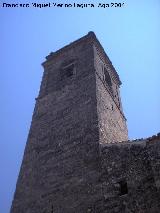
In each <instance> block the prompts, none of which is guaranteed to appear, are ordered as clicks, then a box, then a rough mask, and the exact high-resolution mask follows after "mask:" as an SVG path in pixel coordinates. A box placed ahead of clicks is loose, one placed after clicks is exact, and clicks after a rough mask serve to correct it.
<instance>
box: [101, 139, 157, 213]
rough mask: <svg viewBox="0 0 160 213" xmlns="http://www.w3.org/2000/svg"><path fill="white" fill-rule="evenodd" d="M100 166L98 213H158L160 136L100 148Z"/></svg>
mask: <svg viewBox="0 0 160 213" xmlns="http://www.w3.org/2000/svg"><path fill="white" fill-rule="evenodd" d="M101 163H102V164H101V166H102V171H101V178H100V181H101V182H102V188H103V190H102V191H103V199H102V201H101V203H102V205H103V211H102V212H104V213H105V212H106V213H116V212H117V213H121V212H122V213H131V212H134V213H158V212H159V211H160V137H157V138H156V139H155V140H154V139H149V140H139V141H136V142H124V143H119V144H118V143H116V144H111V145H105V146H102V147H101ZM126 186H127V190H126V188H125V187H126ZM123 187H124V189H123ZM101 208H102V207H101Z"/></svg>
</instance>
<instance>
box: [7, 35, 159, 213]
mask: <svg viewBox="0 0 160 213" xmlns="http://www.w3.org/2000/svg"><path fill="white" fill-rule="evenodd" d="M46 59H47V60H46V61H45V62H44V63H43V67H44V74H43V79H42V82H41V87H40V92H39V95H38V97H37V98H36V105H35V109H34V113H33V117H32V123H31V127H30V132H29V135H28V140H27V144H26V148H25V152H24V158H23V162H22V166H21V169H20V174H19V177H18V181H17V186H16V191H15V195H14V200H13V203H12V207H11V213H87V212H91V213H103V212H104V213H105V212H107V213H112V212H135V213H137V212H141V213H142V212H151V213H156V212H158V210H160V208H159V201H160V199H159V190H160V172H159V171H160V168H159V166H160V162H159V159H160V154H159V153H160V143H159V136H156V137H154V138H149V139H148V140H145V141H143V140H140V141H137V142H133V143H131V142H122V141H127V140H128V136H127V126H126V119H125V117H124V114H123V110H122V105H121V101H120V93H119V87H120V84H121V81H120V79H119V76H118V74H117V72H116V71H115V69H114V67H113V65H112V63H111V61H110V60H109V58H108V57H107V55H106V54H105V52H104V50H103V48H102V46H101V45H100V43H99V41H98V40H97V38H96V37H95V35H94V33H93V32H90V33H89V34H88V35H86V36H84V37H82V38H81V39H79V40H77V41H75V42H73V43H71V44H70V45H68V46H66V47H64V48H62V49H60V50H58V51H57V52H55V53H51V54H50V55H49V56H47V57H46ZM120 142H121V143H120Z"/></svg>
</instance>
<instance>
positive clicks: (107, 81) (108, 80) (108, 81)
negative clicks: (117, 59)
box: [104, 67, 112, 88]
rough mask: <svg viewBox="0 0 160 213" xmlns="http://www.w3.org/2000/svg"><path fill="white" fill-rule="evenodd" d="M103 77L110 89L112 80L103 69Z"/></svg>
mask: <svg viewBox="0 0 160 213" xmlns="http://www.w3.org/2000/svg"><path fill="white" fill-rule="evenodd" d="M104 76H105V81H106V83H107V85H108V86H109V87H110V88H111V87H112V80H111V77H110V75H109V73H108V71H107V69H106V68H105V67H104Z"/></svg>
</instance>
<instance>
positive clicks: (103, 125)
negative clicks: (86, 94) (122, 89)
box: [94, 47, 128, 143]
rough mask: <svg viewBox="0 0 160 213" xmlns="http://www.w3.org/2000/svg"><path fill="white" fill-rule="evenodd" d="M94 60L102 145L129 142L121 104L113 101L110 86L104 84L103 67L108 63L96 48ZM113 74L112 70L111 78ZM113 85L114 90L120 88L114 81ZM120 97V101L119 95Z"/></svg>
mask: <svg viewBox="0 0 160 213" xmlns="http://www.w3.org/2000/svg"><path fill="white" fill-rule="evenodd" d="M94 58H95V60H94V66H95V71H96V95H97V112H98V120H99V132H100V143H111V142H116V141H118V142H120V141H125V140H128V131H127V126H126V119H125V117H124V114H123V111H122V107H121V103H120V105H119V106H118V105H117V100H116V101H115V100H114V99H113V97H112V94H111V92H110V90H109V88H108V85H107V84H106V83H105V82H104V73H103V72H102V66H104V64H106V63H105V62H104V59H102V58H100V56H99V53H98V50H97V49H96V47H94ZM108 63H109V62H108ZM112 72H113V71H112V70H111V71H110V73H109V74H110V76H112ZM112 84H113V86H112V88H113V89H114V87H116V86H117V87H119V85H118V83H115V82H114V81H113V80H112ZM113 92H114V91H113ZM118 96H119V99H120V95H119V93H118ZM116 99H117V98H116Z"/></svg>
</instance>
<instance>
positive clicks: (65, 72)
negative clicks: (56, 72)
mask: <svg viewBox="0 0 160 213" xmlns="http://www.w3.org/2000/svg"><path fill="white" fill-rule="evenodd" d="M73 74H74V64H69V65H67V66H65V67H63V68H62V72H61V79H62V80H63V79H67V78H71V77H72V76H73Z"/></svg>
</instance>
